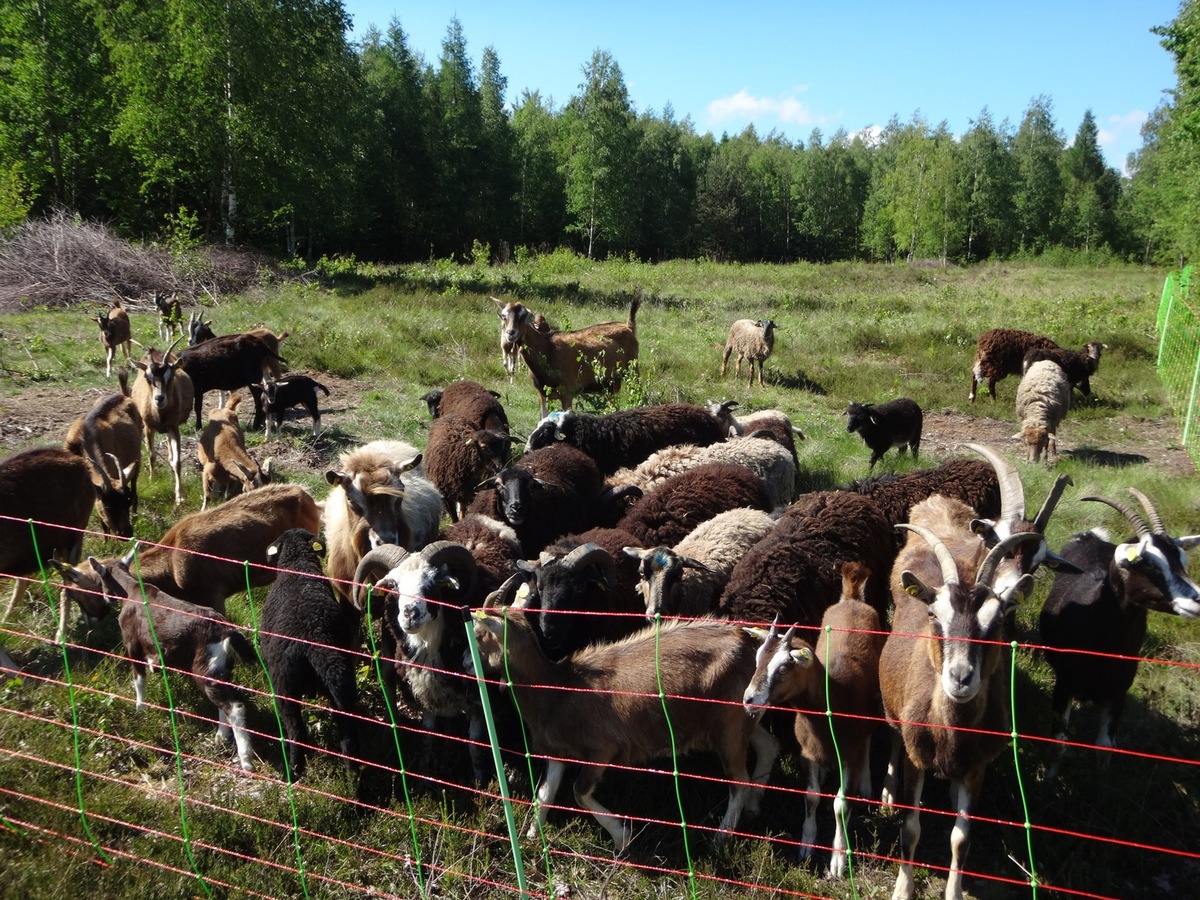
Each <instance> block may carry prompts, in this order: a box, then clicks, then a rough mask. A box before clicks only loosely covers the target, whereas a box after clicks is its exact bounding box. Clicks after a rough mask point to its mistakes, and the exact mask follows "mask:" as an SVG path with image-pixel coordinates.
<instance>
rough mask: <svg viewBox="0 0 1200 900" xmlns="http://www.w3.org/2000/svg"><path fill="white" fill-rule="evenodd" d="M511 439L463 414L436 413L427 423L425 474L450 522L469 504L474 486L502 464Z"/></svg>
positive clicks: (487, 477) (506, 434)
mask: <svg viewBox="0 0 1200 900" xmlns="http://www.w3.org/2000/svg"><path fill="white" fill-rule="evenodd" d="M511 443H512V438H510V437H509V435H508V433H507V432H502V431H491V430H488V429H482V428H479V427H478V426H477V425H476V424H475V423H474V422H472V421H471V420H470V419H468V418H467V417H465V416H460V415H457V414H451V415H447V416H440V417H439V418H437V419H434V420H433V424H432V425H430V426H429V440H428V441H427V442H426V444H425V453H424V460H425V476H426V477H427V478H428V479H429V480H430V481H431V482H432V483H433V486H434V487H436V488H437V489H438V491H440V492H441V495H442V499H443V500H444V501H445V503H446V511H447V513H449V515H450V521H451V522H457V521H458V520H459V519H460V518H461V517H462V516H463V514H464V513H465V512H466V510H467V507H468V506H470V504H471V501H472V499H474V496H475V489H476V488H477V487H478V486H479V485H480V484H481V483H482V482H483V481H485V480H486V479H489V478H491V476H493V475H495V474H496V473H497V472H498V471H500V469H501V468H502V467H503V466H504V463H505V461H506V460H507V458H508V450H509V446H510V445H511Z"/></svg>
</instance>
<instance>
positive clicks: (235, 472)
mask: <svg viewBox="0 0 1200 900" xmlns="http://www.w3.org/2000/svg"><path fill="white" fill-rule="evenodd" d="M241 401H242V395H241V394H230V396H229V400H228V401H227V402H226V403H225V405H224V406H222V407H221V408H220V409H214V410H213V411H212V412H211V413H209V415H208V424H207V425H205V426H204V431H203V432H202V433H201V434H200V441H199V443H198V444H197V445H196V456H197V458H199V460H200V465H201V466H203V468H204V472H203V475H202V476H201V478H202V483H203V487H204V500H203V501H202V502H201V504H200V509H202V510H204V509H207V508H208V500H209V498H210V497H212V496H214V495H215V494H216V493H217V490H218V489H219V490H220V492H221V495H222V497H228V496H229V491H230V489H231V488H234V487H237V488H238V489H239V490H241V491H243V492H244V491H251V490H254V488H257V487H262V486H263V485H264V484H267V483H268V482H270V480H271V460H269V459H268V460H267V461H266V462H264V463H263V464H262V465H261V466H259V464H258V463H257V462H255V461H254V458H253V457H252V456H251V455H250V454H249V453H248V452H247V451H246V436H245V435H244V434H243V433H242V426H241V424H240V423H239V422H238V417H237V408H238V404H239V403H241Z"/></svg>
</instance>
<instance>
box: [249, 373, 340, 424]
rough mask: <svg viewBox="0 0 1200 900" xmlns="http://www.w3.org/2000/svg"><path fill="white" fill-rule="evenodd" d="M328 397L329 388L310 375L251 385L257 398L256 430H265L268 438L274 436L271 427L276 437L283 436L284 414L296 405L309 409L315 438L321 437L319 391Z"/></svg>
mask: <svg viewBox="0 0 1200 900" xmlns="http://www.w3.org/2000/svg"><path fill="white" fill-rule="evenodd" d="M318 390H320V391H322V392H324V394H325V396H326V397H328V396H329V388H327V387H325V385H323V384H321V383H320V382H319V381H316V380H314V379H313V378H311V377H309V376H308V375H294V374H289V375H288V376H287V377H286V378H283V379H282V380H280V381H276V380H275V379H274V378H264V379H263V381H262V384H252V385H250V394H251V396H253V397H254V424H253V426H252V427H254V428H262V429H263V430H264V432H265V434H264V436H265V437H266V438H267V439H270V437H271V426H274V427H275V433H276V434H282V433H283V414H284V412H286V411H287V410H289V409H291V408H292V407H293V406H303V407H304V408H305V409H306V410H308V415H309V417H310V418H311V419H312V435H313V437H320V436H321V407H320V406H319V404H318V401H317V391H318Z"/></svg>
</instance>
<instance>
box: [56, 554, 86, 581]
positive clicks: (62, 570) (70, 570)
mask: <svg viewBox="0 0 1200 900" xmlns="http://www.w3.org/2000/svg"><path fill="white" fill-rule="evenodd" d="M50 566H51V568H53V569H54V570H55V571H56V572H58V574H59V575H61V576H62V577H63V578H65V579H67V581H69V582H71V583H72V584H79V581H80V579H81V578H83V577H84V575H83V572H82V571H81V570H79V569H77V568H75V567H74V566H73V565H71V564H70V563H65V562H63V561H62V560H59V559H55V558H54V557H50Z"/></svg>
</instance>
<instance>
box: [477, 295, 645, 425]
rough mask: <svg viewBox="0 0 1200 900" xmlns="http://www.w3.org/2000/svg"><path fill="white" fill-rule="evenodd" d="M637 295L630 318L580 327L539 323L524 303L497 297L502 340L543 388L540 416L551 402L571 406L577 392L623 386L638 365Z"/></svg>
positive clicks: (540, 394) (618, 388) (613, 390)
mask: <svg viewBox="0 0 1200 900" xmlns="http://www.w3.org/2000/svg"><path fill="white" fill-rule="evenodd" d="M640 303H641V301H640V299H639V298H637V297H635V298H634V300H633V302H632V303H631V304H630V306H629V317H628V319H627V320H626V321H625V322H604V323H601V324H599V325H590V326H588V327H587V328H580V329H577V330H575V331H554V330H553V329H550V328H548V327H542V328H539V327H535V322H534V313H533V311H532V310H530V309H527V308H526V307H525V306H524V305H522V304H520V303H501V302H500V301H499V300H496V306H497V307H499V309H498V313H499V315H500V340H501V344H502V345H503V344H504V343H506V342H507V343H508V344H509V345H511V346H514V347H516V348H517V349H518V350H519V352H520V354H521V358H522V359H523V360H525V365H526V366H528V367H529V375H530V377H531V378H532V379H533V387H534V389H535V390H536V391H537V392H538V409H539V412H538V416H539V418H541V419H544V418H545V417H546V414H547V413H548V412H549V409H550V408H549V401H550V400H558V401H559V402H560V403H561V404H562V408H563V409H570V408H571V402H572V401H573V400H574V398H575V395H576V394H582V393H590V392H595V391H608V392H610V393H611V392H615V391H618V390H620V389H621V379H622V377H623V376H624V373H625V371H626V370H627V369H628V368H629V367H630V366H633V365H635V364H636V363H637V358H638V339H637V311H638V306H639V305H640Z"/></svg>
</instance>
